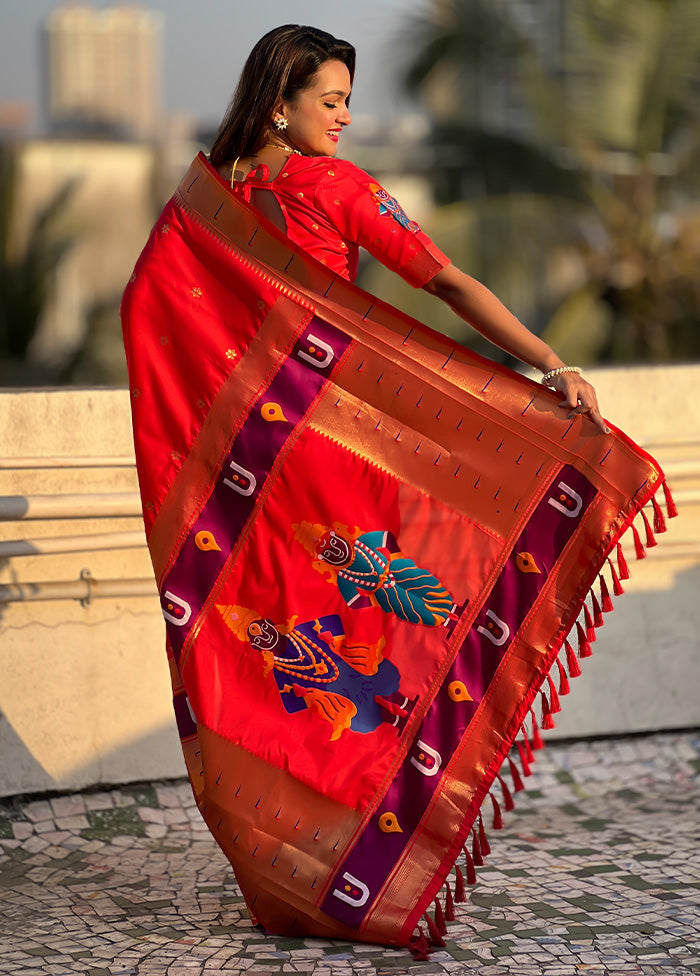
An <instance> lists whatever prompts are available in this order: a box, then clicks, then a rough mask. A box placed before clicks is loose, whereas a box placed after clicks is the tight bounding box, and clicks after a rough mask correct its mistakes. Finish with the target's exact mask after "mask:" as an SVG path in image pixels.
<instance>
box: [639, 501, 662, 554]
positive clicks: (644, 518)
mask: <svg viewBox="0 0 700 976" xmlns="http://www.w3.org/2000/svg"><path fill="white" fill-rule="evenodd" d="M640 514H641V516H642V521H643V522H644V531H645V532H646V537H647V549H653V548H654V546H655V545H658V543H657V541H656V539H655V538H654V533H653V532H652V531H651V525H650V524H649V519H648V518H647V513H646V512H645V511H644V509H642V511H641V513H640Z"/></svg>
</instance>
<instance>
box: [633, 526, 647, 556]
mask: <svg viewBox="0 0 700 976" xmlns="http://www.w3.org/2000/svg"><path fill="white" fill-rule="evenodd" d="M631 529H632V538H633V539H634V551H635V554H636V556H637V559H645V558H646V552H645V551H644V546H643V545H642V540H641V539H640V538H639V532H638V531H637V526H636V525H635V524H634V522H633V523H632V525H631Z"/></svg>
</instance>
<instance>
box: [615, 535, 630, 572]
mask: <svg viewBox="0 0 700 976" xmlns="http://www.w3.org/2000/svg"><path fill="white" fill-rule="evenodd" d="M617 568H618V569H619V570H620V579H623V580H628V579H629V578H630V571H629V568H628V566H627V560H626V559H625V554H624V552H623V551H622V546H621V545H620V543H619V542H618V544H617Z"/></svg>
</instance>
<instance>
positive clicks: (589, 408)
mask: <svg viewBox="0 0 700 976" xmlns="http://www.w3.org/2000/svg"><path fill="white" fill-rule="evenodd" d="M558 378H559V379H560V381H561V383H560V385H559V384H558V386H559V390H560V392H561V393H563V394H564V397H565V399H564V400H562V401H561V402H560V404H559V406H560V407H562V408H567V409H568V410H569V418H572V417H575V416H577V415H578V414H581V413H587V414H588V415H589V417H590V418H591V420H592V421H593V423H594V424H595V425H596V427H598V428H599V430H601V431H602V433H604V434H609V433H610V428H609V427H608V425H607V424H606V423H605V419H604V418H603V416H602V415H601V413H600V408H599V407H598V398H597V396H596V392H595V390H594V389H593V387H592V386H591V384H590V383H588V382H586V381H585V380H582V379H581V377H579V376H577V375H575V378H574V377H569V375H565V376H562V377H558Z"/></svg>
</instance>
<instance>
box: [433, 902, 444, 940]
mask: <svg viewBox="0 0 700 976" xmlns="http://www.w3.org/2000/svg"><path fill="white" fill-rule="evenodd" d="M435 927H436V929H437V930H438V932H439V933H440V935H447V923H446V922H445V913H444V912H443V910H442V905H441V904H440V899H439V898H436V899H435Z"/></svg>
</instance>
